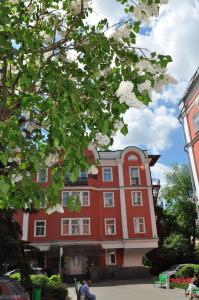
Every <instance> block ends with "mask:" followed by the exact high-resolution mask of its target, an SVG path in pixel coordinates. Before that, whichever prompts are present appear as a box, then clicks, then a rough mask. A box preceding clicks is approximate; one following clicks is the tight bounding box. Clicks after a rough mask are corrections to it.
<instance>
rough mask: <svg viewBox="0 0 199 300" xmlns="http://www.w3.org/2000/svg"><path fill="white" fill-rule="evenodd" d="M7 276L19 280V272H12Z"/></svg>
mask: <svg viewBox="0 0 199 300" xmlns="http://www.w3.org/2000/svg"><path fill="white" fill-rule="evenodd" d="M9 277H10V278H13V279H15V280H17V281H21V274H20V273H14V274H12V275H10V276H9Z"/></svg>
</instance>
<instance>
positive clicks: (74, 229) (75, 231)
mask: <svg viewBox="0 0 199 300" xmlns="http://www.w3.org/2000/svg"><path fill="white" fill-rule="evenodd" d="M71 234H72V235H80V219H75V220H71Z"/></svg>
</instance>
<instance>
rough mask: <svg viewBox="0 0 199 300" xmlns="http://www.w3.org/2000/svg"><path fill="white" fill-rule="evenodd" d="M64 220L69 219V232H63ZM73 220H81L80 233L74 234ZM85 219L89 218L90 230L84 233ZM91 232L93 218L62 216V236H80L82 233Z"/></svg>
mask: <svg viewBox="0 0 199 300" xmlns="http://www.w3.org/2000/svg"><path fill="white" fill-rule="evenodd" d="M64 220H68V221H69V233H68V234H66V233H63V221H64ZM73 220H78V221H79V222H80V234H72V221H73ZM84 220H88V221H89V224H88V226H89V227H88V228H89V232H88V233H83V221H84ZM90 234H91V220H90V218H61V235H62V236H68V235H70V236H80V235H90Z"/></svg>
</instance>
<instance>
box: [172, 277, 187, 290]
mask: <svg viewBox="0 0 199 300" xmlns="http://www.w3.org/2000/svg"><path fill="white" fill-rule="evenodd" d="M169 281H170V286H171V288H179V289H186V288H187V287H188V285H189V283H190V282H191V277H186V278H185V277H181V278H170V280H169Z"/></svg>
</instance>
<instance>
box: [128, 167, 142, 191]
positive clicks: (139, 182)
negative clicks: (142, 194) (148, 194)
mask: <svg viewBox="0 0 199 300" xmlns="http://www.w3.org/2000/svg"><path fill="white" fill-rule="evenodd" d="M131 169H137V170H138V177H137V178H138V184H132V178H131ZM129 177H130V185H131V186H139V185H140V184H141V181H140V169H139V167H134V166H130V167H129Z"/></svg>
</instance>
